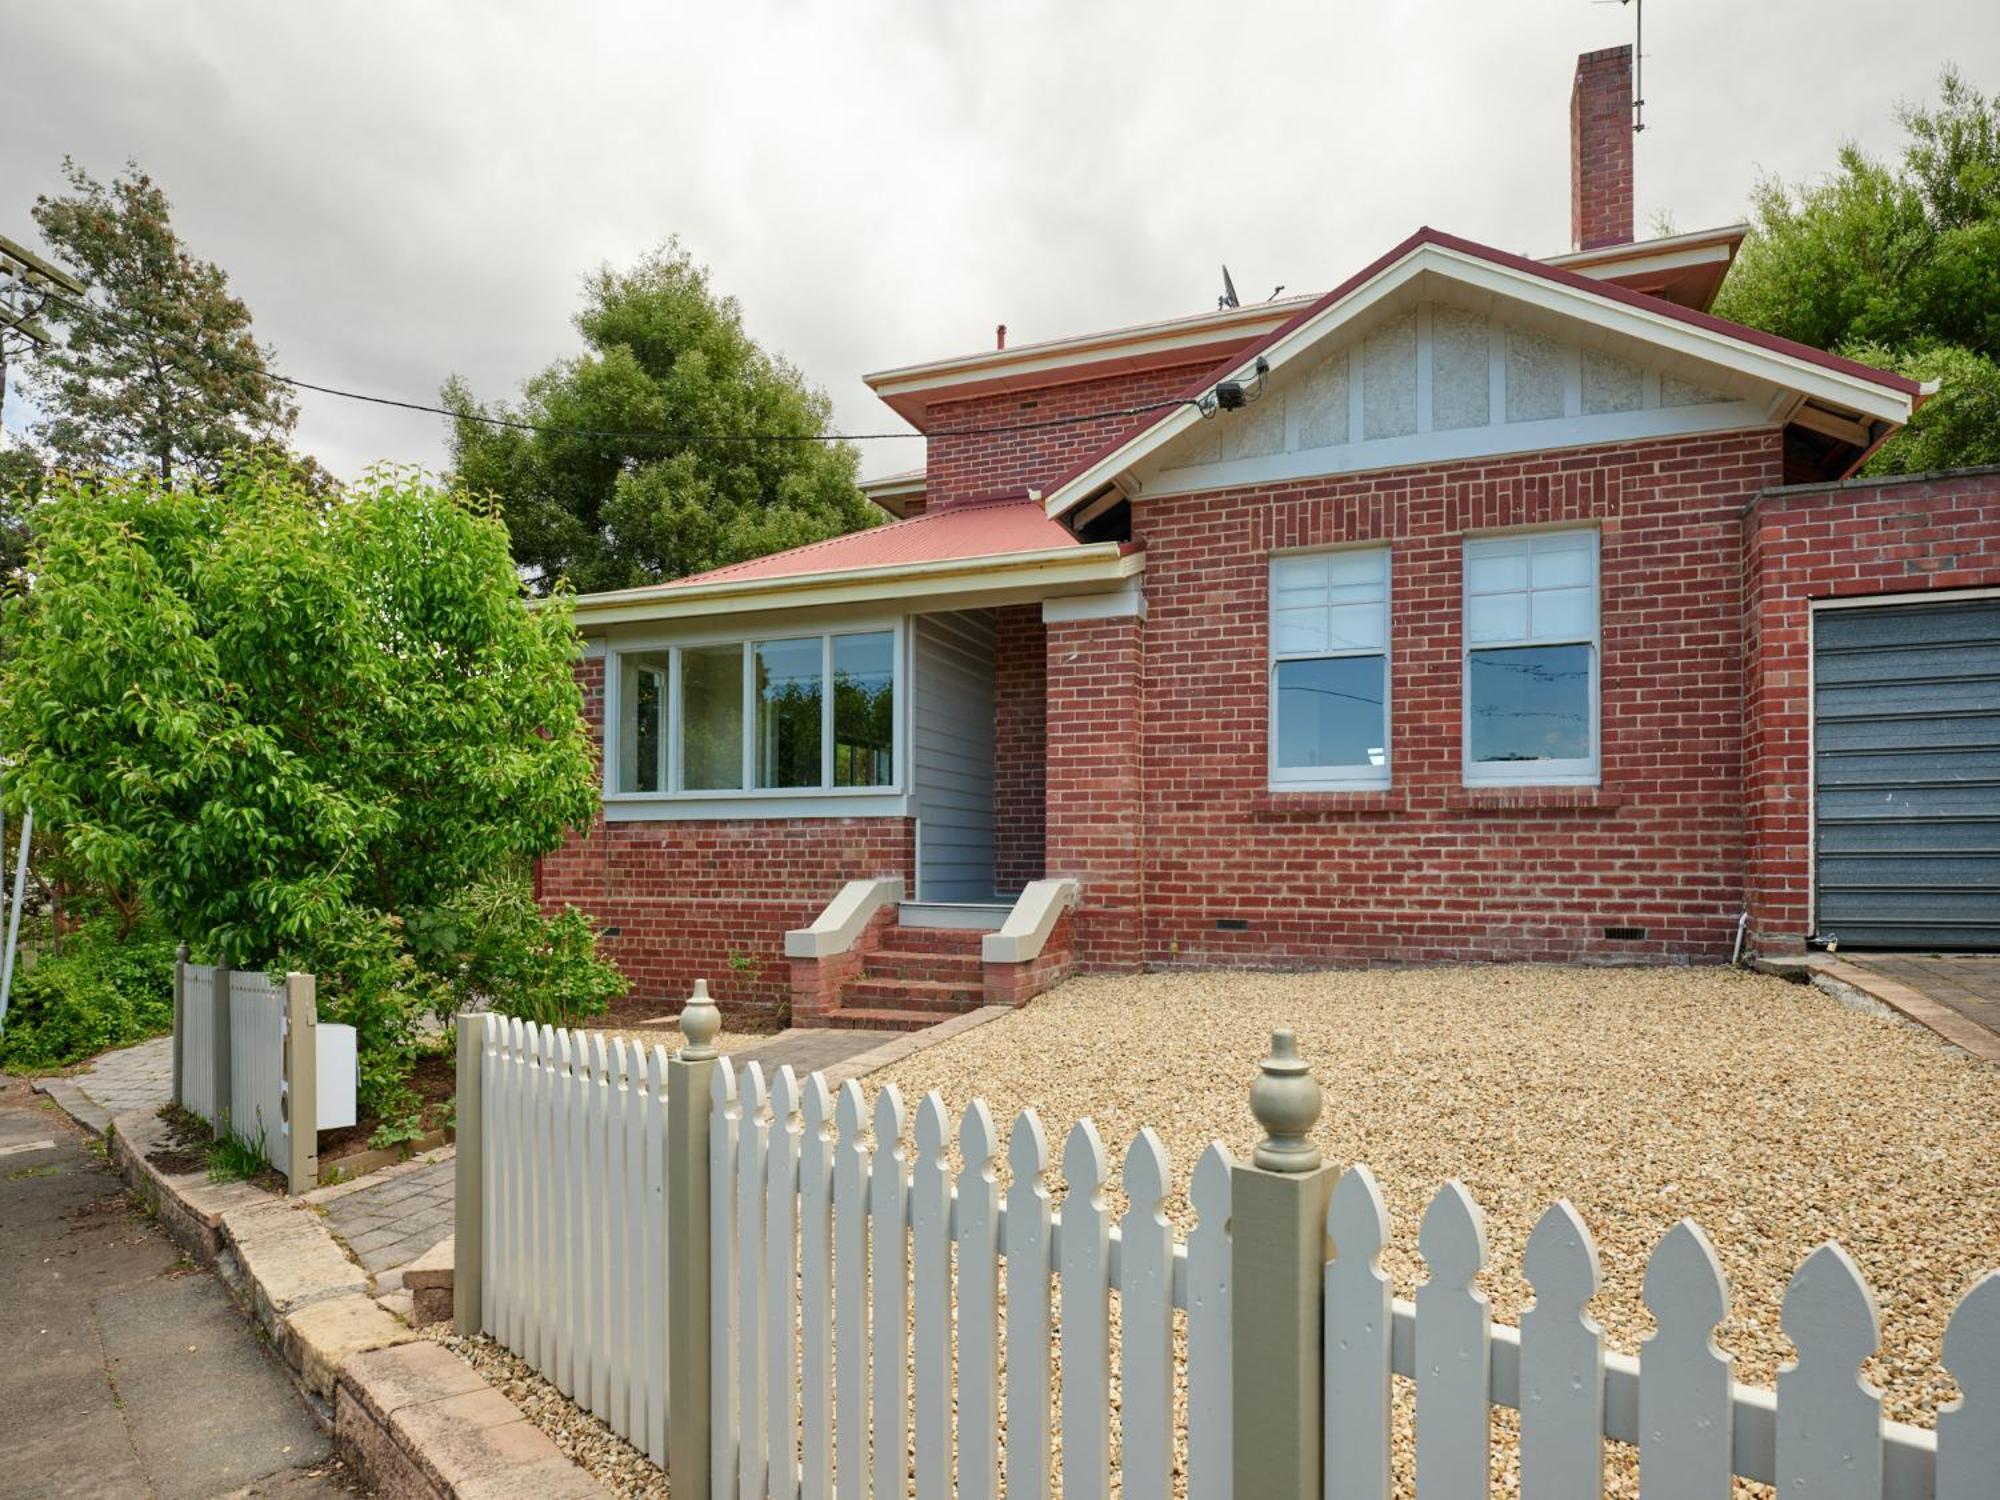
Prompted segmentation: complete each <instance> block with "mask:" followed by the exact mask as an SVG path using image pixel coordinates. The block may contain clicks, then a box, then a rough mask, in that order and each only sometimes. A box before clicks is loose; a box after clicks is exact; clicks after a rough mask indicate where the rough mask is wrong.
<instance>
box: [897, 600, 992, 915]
mask: <svg viewBox="0 0 2000 1500" xmlns="http://www.w3.org/2000/svg"><path fill="white" fill-rule="evenodd" d="M916 637H917V651H916V656H917V674H916V675H917V682H916V731H917V732H916V747H915V749H916V758H915V768H916V774H915V776H914V778H913V785H912V790H913V791H914V792H915V793H916V798H915V800H916V812H917V899H918V900H919V901H991V900H992V899H993V616H992V614H991V613H990V612H988V611H986V610H960V611H956V612H954V613H951V614H937V615H918V616H917V617H916Z"/></svg>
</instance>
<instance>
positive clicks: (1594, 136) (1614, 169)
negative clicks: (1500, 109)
mask: <svg viewBox="0 0 2000 1500" xmlns="http://www.w3.org/2000/svg"><path fill="white" fill-rule="evenodd" d="M1569 237H1570V244H1571V247H1572V248H1574V249H1577V250H1595V249H1598V248H1599V247H1600V246H1604V245H1627V244H1630V243H1631V242H1632V49H1631V47H1630V46H1625V47H1606V48H1605V49H1604V50H1603V51H1601V52H1586V53H1584V54H1583V56H1581V57H1579V58H1578V59H1577V60H1576V82H1575V83H1574V84H1573V85H1571V87H1570V91H1569Z"/></svg>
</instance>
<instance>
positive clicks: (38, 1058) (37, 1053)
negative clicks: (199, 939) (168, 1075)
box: [0, 917, 174, 1073]
mask: <svg viewBox="0 0 2000 1500" xmlns="http://www.w3.org/2000/svg"><path fill="white" fill-rule="evenodd" d="M173 1025H174V944H173V941H172V939H171V938H169V937H168V936H167V935H166V934H165V933H164V932H162V931H161V930H160V929H159V928H158V926H156V925H155V924H153V923H151V922H147V921H141V922H140V923H139V925H138V926H136V927H134V928H133V929H132V930H131V931H130V932H129V933H126V934H125V935H124V936H123V937H121V936H119V933H118V923H117V921H116V920H115V919H113V918H110V917H98V918H92V919H91V920H89V921H87V922H85V923H84V924H83V925H82V926H81V927H79V928H78V929H77V930H76V931H74V932H72V933H69V934H68V935H67V936H65V937H64V938H63V939H62V941H61V945H60V947H58V948H57V949H55V950H54V951H52V952H48V953H45V954H43V955H42V956H41V958H40V959H39V960H37V962H36V963H35V964H34V965H33V967H31V968H27V969H19V968H17V970H16V972H15V975H14V994H13V997H12V1000H11V1002H10V1004H9V1006H8V1010H7V1030H6V1033H5V1034H4V1035H0V1067H5V1068H7V1069H8V1070H10V1071H12V1072H16V1073H46V1072H49V1071H51V1070H52V1069H55V1068H63V1067H67V1066H69V1065H70V1064H71V1063H75V1062H81V1061H82V1060H83V1059H84V1058H86V1057H92V1056H94V1055H96V1054H97V1053H99V1052H103V1051H105V1050H106V1049H107V1048H111V1047H128V1046H130V1045H131V1044H132V1043H134V1042H142V1041H144V1040H145V1039H146V1038H147V1037H150V1036H158V1035H159V1034H160V1033H162V1032H165V1031H171V1030H172V1029H173Z"/></svg>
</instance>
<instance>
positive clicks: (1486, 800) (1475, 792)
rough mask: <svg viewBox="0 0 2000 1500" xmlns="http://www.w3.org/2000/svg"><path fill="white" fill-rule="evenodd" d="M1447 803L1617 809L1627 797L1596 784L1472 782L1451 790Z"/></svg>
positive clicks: (1480, 808)
mask: <svg viewBox="0 0 2000 1500" xmlns="http://www.w3.org/2000/svg"><path fill="white" fill-rule="evenodd" d="M1444 805H1445V808H1446V810H1447V811H1449V812H1461V813H1535V812H1545V813H1564V812H1582V813H1591V812H1616V811H1617V810H1618V809H1619V808H1621V807H1623V806H1624V805H1625V798H1624V797H1623V796H1622V795H1620V794H1619V793H1617V792H1613V791H1607V790H1605V789H1604V788H1603V787H1596V786H1469V787H1461V788H1459V789H1458V790H1456V791H1453V792H1447V793H1446V794H1445V799H1444Z"/></svg>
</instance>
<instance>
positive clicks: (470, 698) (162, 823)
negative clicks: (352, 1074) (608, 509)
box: [0, 460, 597, 1120]
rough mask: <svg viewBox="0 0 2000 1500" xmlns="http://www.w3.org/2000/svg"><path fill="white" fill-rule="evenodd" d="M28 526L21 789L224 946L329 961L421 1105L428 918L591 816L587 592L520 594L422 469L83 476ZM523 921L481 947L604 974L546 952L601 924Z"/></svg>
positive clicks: (247, 467)
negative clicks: (334, 491) (537, 925)
mask: <svg viewBox="0 0 2000 1500" xmlns="http://www.w3.org/2000/svg"><path fill="white" fill-rule="evenodd" d="M35 530H36V536H35V545H34V551H33V556H32V559H31V564H30V567H29V570H28V571H29V573H30V575H31V577H32V580H33V582H32V586H31V587H30V588H28V589H27V590H26V591H25V592H24V593H21V594H19V595H17V596H15V597H13V598H9V599H7V600H5V601H4V603H3V604H0V636H4V638H5V640H6V642H7V646H8V650H7V654H6V657H5V659H4V661H0V705H4V712H0V756H4V757H5V758H6V759H7V760H9V761H10V762H11V766H10V770H9V774H8V778H7V784H6V788H5V795H6V799H7V805H8V809H9V811H11V812H16V813H18V811H19V810H20V808H21V807H22V806H24V805H29V804H31V805H33V807H34V808H35V812H36V816H37V819H38V821H43V822H45V823H46V824H47V826H49V827H51V828H54V829H59V830H61V835H62V839H63V845H64V851H65V852H64V858H65V861H66V864H67V867H68V868H70V869H72V870H73V871H74V874H75V876H76V877H77V878H78V879H79V880H82V881H85V882H87V883H89V884H90V885H91V886H92V887H93V888H99V889H103V890H107V891H120V892H124V891H130V892H134V893H135V894H136V895H137V897H139V898H140V899H142V900H143V901H144V903H145V905H146V907H147V908H148V909H149V910H151V911H153V912H155V913H157V914H158V919H159V921H160V922H161V923H162V924H163V925H164V926H165V928H166V929H167V930H168V931H171V932H174V933H176V934H180V935H183V936H185V937H186V938H187V940H188V941H189V942H190V943H192V944H195V945H196V946H197V947H199V948H201V949H202V950H203V952H204V953H208V954H213V956H214V957H215V958H216V959H217V960H218V961H220V962H223V963H227V964H230V965H232V966H233V967H237V968H252V967H255V968H270V969H285V968H291V969H299V970H303V971H305V972H308V973H311V974H314V975H316V976H318V979H319V996H320V1013H321V1015H323V1016H324V1017H326V1018H327V1019H328V1020H332V1021H343V1022H347V1023H349V1024H352V1025H353V1026H354V1027H355V1028H356V1030H357V1031H358V1033H359V1042H360V1052H361V1089H360V1105H361V1108H362V1110H363V1112H364V1113H368V1114H373V1115H376V1116H378V1117H379V1118H381V1119H384V1120H389V1119H395V1118H401V1117H403V1116H406V1115H408V1114H410V1113H411V1112H412V1110H413V1109H414V1108H415V1106H416V1104H417V1100H416V1098H415V1096H414V1094H413V1093H412V1091H411V1090H410V1088H409V1086H408V1077H409V1072H410V1067H411V1064H412V1062H413V1060H414V1057H415V1047H416V1041H417V1036H418V1029H419V1026H420V1024H421V1022H422V1020H423V1018H424V1016H425V1015H426V1013H428V1012H431V1011H435V1010H437V1009H440V1008H442V1007H444V1006H445V1005H447V1004H448V1003H449V1001H450V998H451V996H452V994H453V993H454V992H455V990H456V989H457V988H459V987H460V986H461V985H462V984H463V983H464V982H465V976H464V975H463V974H461V973H460V972H458V971H457V970H455V969H451V968H447V969H445V970H444V971H439V970H437V969H436V968H434V967H432V966H431V964H430V960H431V959H432V958H433V957H434V955H435V950H434V947H432V946H426V947H423V948H422V949H421V950H419V949H418V948H416V947H413V946H412V942H411V937H412V929H411V925H410V924H411V923H412V922H415V923H416V925H417V926H418V927H421V926H422V924H423V922H424V920H425V918H424V916H423V914H425V913H430V912H434V911H438V910H449V909H454V908H455V907H457V906H458V905H460V904H461V903H462V901H463V899H464V896H465V893H466V891H467V888H468V887H470V886H472V885H474V884H475V883H476V882H478V881H480V880H481V879H483V878H484V877H485V876H486V875H487V874H488V872H490V871H493V870H496V869H509V868H521V867H524V866H525V863H526V861H527V860H529V859H532V858H533V857H534V856H536V855H538V854H542V853H546V852H547V851H549V850H551V849H554V848H556V847H557V846H559V845H560V844H561V843H562V841H563V838H564V836H565V834H566V832H567V831H568V830H569V829H571V828H573V827H580V826H584V825H587V824H588V823H589V822H590V820H591V818H592V816H593V814H594V813H595V810H596V806H597V783H596V771H595V766H594V762H593V758H592V753H591V748H590V740H589V736H588V734H587V733H586V731H585V727H584V723H583V716H582V701H583V700H582V694H581V691H580V689H579V688H578V686H577V683H576V680H575V678H574V676H573V675H572V673H571V663H572V662H573V660H574V658H575V656H576V653H577V649H578V647H577V640H576V633H575V630H574V628H573V627H572V624H571V621H570V617H569V606H568V601H567V599H565V598H564V597H561V596H560V595H558V596H556V597H552V598H549V599H546V600H543V601H541V603H540V605H539V607H537V608H535V609H532V610H531V609H529V608H527V606H526V603H525V601H524V598H523V592H522V587H521V580H520V577H519V575H518V574H517V573H516V571H515V568H514V562H513V559H512V557H511V556H510V555H509V552H508V545H507V530H506V528H505V527H504V526H503V525H502V524H501V523H500V521H499V520H498V519H497V517H495V516H494V515H493V514H492V513H491V510H490V507H486V506H484V505H482V504H480V503H479V502H476V501H474V500H472V499H471V498H469V497H468V496H466V495H465V494H464V493H462V492H460V491H457V490H453V489H447V488H440V487H439V486H438V485H437V484H435V483H434V482H432V481H430V480H427V479H425V478H423V477H422V476H420V475H417V474H414V473H408V472H395V471H389V470H377V471H375V472H372V473H371V474H369V475H368V476H367V477H366V478H364V479H363V480H361V481H360V482H359V483H357V484H354V485H351V486H349V487H348V488H347V489H346V490H344V491H343V492H342V493H340V494H339V495H323V494H319V493H317V492H315V491H314V490H313V489H311V488H310V487H309V486H308V485H306V484H305V483H303V482H302V481H301V479H300V477H299V476H298V475H297V474H295V473H293V472H292V471H291V470H289V469H288V468H287V467H286V466H284V465H283V464H282V463H276V462H269V461H256V460H244V461H241V462H239V463H238V464H237V465H236V466H234V467H233V468H231V469H230V470H228V472H227V473H226V475H225V477H224V480H223V482H222V483H221V484H220V485H217V486H213V487H206V486H198V487H187V486H175V485H168V484H163V483H161V482H160V481H158V480H156V479H153V478H150V477H147V476H143V475H131V474H124V475H97V476H90V477H87V478H79V479H73V480H68V481H62V482H57V483H52V484H51V485H50V486H49V487H48V489H47V490H46V491H45V492H44V496H43V500H42V503H41V505H40V506H39V507H38V508H37V510H36V512H35ZM512 930H513V933H514V937H515V938H516V939H518V940H519V941H521V942H525V943H527V944H528V945H529V946H528V948H527V949H525V950H522V951H520V952H519V953H518V954H517V956H516V957H515V958H514V959H513V960H508V959H507V956H506V950H505V949H504V945H503V947H502V949H501V950H498V951H497V952H496V954H495V955H494V956H491V957H490V958H489V957H482V958H481V963H482V964H484V965H485V967H487V968H490V969H492V970H494V971H495V976H496V977H495V982H496V983H497V982H498V979H499V978H506V979H508V980H509V982H512V981H514V980H515V979H518V978H521V977H523V976H525V978H526V980H527V981H528V982H529V984H530V987H531V988H532V989H534V990H535V991H536V993H537V994H538V995H539V996H540V998H539V999H538V1000H537V1001H536V1003H542V1004H553V1003H562V1004H573V1003H576V997H577V996H578V995H587V994H588V993H590V992H591V991H592V990H593V988H594V987H595V986H596V984H597V980H596V979H595V978H594V977H592V976H590V975H585V976H584V977H582V978H579V979H576V980H573V981H571V980H561V981H558V980H553V979H550V978H548V977H547V976H546V975H543V974H541V972H540V971H539V970H538V969H537V967H536V966H537V965H538V964H539V965H546V964H547V963H549V962H552V961H554V960H555V959H556V958H566V957H568V956H569V955H573V954H575V953H577V952H579V951H584V952H587V951H588V942H587V940H588V936H589V934H588V927H587V924H583V923H581V922H578V923H571V924H568V925H566V926H562V927H559V928H556V929H554V930H552V931H551V932H550V933H548V934H545V935H542V936H540V937H538V936H537V935H536V933H535V932H534V931H533V930H532V929H531V928H529V927H528V926H526V925H525V924H523V923H521V922H520V921H518V920H517V921H515V923H514V926H513V929H512ZM510 963H511V968H510ZM552 987H553V989H554V990H556V991H560V992H561V993H560V995H552V994H551V993H550V991H551V988H552Z"/></svg>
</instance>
